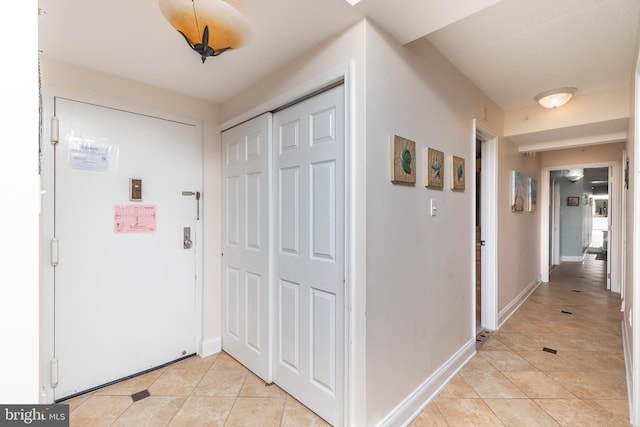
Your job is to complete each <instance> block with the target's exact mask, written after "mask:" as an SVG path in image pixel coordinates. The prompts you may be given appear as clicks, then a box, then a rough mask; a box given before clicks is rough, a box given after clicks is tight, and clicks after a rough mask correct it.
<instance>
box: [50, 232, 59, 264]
mask: <svg viewBox="0 0 640 427" xmlns="http://www.w3.org/2000/svg"><path fill="white" fill-rule="evenodd" d="M59 261H60V241H59V240H58V239H57V238H56V237H54V238H53V239H51V265H52V266H53V267H55V266H57V265H58V262H59Z"/></svg>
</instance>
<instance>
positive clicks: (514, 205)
mask: <svg viewBox="0 0 640 427" xmlns="http://www.w3.org/2000/svg"><path fill="white" fill-rule="evenodd" d="M524 196H525V193H524V176H523V175H522V172H519V171H517V170H515V169H513V170H511V211H512V212H522V211H524Z"/></svg>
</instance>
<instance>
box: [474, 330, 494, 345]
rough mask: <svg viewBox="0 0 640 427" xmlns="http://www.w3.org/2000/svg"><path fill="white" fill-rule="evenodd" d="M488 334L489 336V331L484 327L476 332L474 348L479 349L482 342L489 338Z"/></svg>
mask: <svg viewBox="0 0 640 427" xmlns="http://www.w3.org/2000/svg"><path fill="white" fill-rule="evenodd" d="M490 336H491V332H489V331H486V330H484V329H483V330H481V331H480V332H478V333H477V334H476V350H477V349H479V348H480V347H481V346H482V344H484V343H485V341H487V340H488V339H489V337H490Z"/></svg>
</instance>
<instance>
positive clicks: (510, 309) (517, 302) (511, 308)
mask: <svg viewBox="0 0 640 427" xmlns="http://www.w3.org/2000/svg"><path fill="white" fill-rule="evenodd" d="M540 283H542V281H541V280H540V276H538V277H537V278H536V279H535V280H534V281H533V282H531V283H529V284H528V285H527V287H526V288H524V289H523V290H522V292H520V293H519V294H518V296H516V297H515V298H514V299H512V300H511V302H510V303H509V304H507V306H506V307H505V308H503V309H502V310H500V313H499V314H498V324H499V325H500V327H502V325H504V323H505V322H506V321H507V320H509V318H510V317H511V316H512V315H513V313H515V312H516V310H518V308H520V306H521V305H522V304H524V302H525V301H526V300H527V298H529V295H531V294H532V293H533V291H535V290H536V289H538V286H540Z"/></svg>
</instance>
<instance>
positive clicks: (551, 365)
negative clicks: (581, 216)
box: [65, 255, 629, 427]
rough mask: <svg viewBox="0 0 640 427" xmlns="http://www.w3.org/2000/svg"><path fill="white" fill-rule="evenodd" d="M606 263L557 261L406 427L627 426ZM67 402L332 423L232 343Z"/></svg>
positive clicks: (86, 413) (77, 406)
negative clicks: (243, 361) (232, 351)
mask: <svg viewBox="0 0 640 427" xmlns="http://www.w3.org/2000/svg"><path fill="white" fill-rule="evenodd" d="M605 269H606V263H605V262H603V261H597V260H595V255H589V258H588V260H587V261H586V262H584V263H565V264H563V265H561V266H560V267H559V268H558V269H557V270H556V271H554V272H553V273H552V274H551V281H550V283H548V284H542V285H540V286H539V287H538V289H537V290H536V291H535V292H534V293H533V294H532V295H531V296H530V297H529V298H528V300H527V301H526V302H525V303H524V304H523V305H522V307H520V308H519V309H518V311H517V312H516V313H515V314H514V315H513V316H512V317H511V318H510V319H509V320H508V321H507V322H506V324H505V325H504V326H503V327H502V328H501V329H500V331H498V332H494V333H491V334H488V338H487V339H486V340H482V342H481V343H479V349H478V354H477V355H476V356H474V357H473V359H471V361H470V362H469V363H468V364H467V365H466V366H465V367H464V368H463V369H462V370H461V372H460V373H459V374H458V375H456V376H455V377H454V378H453V379H452V380H451V382H450V383H449V384H448V385H447V386H446V387H445V388H444V389H443V390H442V391H441V392H440V394H439V395H438V396H437V397H436V398H435V399H434V400H433V401H432V402H431V403H430V404H429V405H428V406H427V407H426V408H425V409H424V410H423V411H422V412H421V413H420V414H419V415H418V417H417V418H416V419H415V420H414V421H413V422H412V423H411V424H410V426H411V427H423V426H429V427H432V426H433V427H438V426H445V427H457V426H476V427H482V426H490V427H493V426H535V427H544V426H580V427H587V426H597V427H603V426H607V427H609V426H628V425H629V417H628V406H627V389H626V381H625V368H624V357H623V350H622V339H621V320H622V315H621V313H620V311H619V308H620V298H619V297H618V296H617V295H616V294H612V293H610V292H608V291H607V290H606V289H605V285H604V283H605V282H604V280H605V279H604V278H605V274H606V271H605ZM544 347H547V348H549V349H552V350H556V351H557V353H556V354H552V353H549V352H545V351H543V350H542V349H543V348H544ZM142 390H148V391H149V394H150V396H149V397H147V398H144V399H142V400H139V401H137V402H133V400H132V398H131V395H132V394H133V393H137V392H139V391H142ZM65 403H69V404H70V411H71V414H70V418H71V426H72V427H74V426H91V427H98V426H127V427H128V426H131V427H139V426H149V427H159V426H172V427H176V426H189V427H197V426H225V427H235V426H256V427H268V426H281V427H288V426H291V427H302V426H327V425H328V424H326V423H325V422H324V421H323V420H322V419H320V418H319V417H317V416H316V415H315V414H314V413H313V412H311V411H309V410H308V409H307V408H306V407H304V406H303V405H301V404H300V403H298V402H297V401H296V400H295V399H293V398H292V397H291V396H289V395H287V394H286V393H285V392H284V391H282V390H281V389H280V388H279V387H278V386H276V385H272V386H267V385H265V384H264V382H263V381H262V380H260V379H259V378H258V377H256V376H255V375H254V374H253V373H251V372H250V371H249V370H247V369H246V368H244V367H243V366H242V365H240V364H239V363H238V362H236V361H235V360H234V359H233V358H231V357H230V356H228V355H227V354H225V353H220V354H217V355H214V356H211V357H207V358H198V357H194V358H190V359H187V360H184V361H182V362H179V363H177V364H175V365H172V366H170V367H167V368H163V369H159V370H157V371H153V372H151V373H148V374H145V375H143V376H140V377H137V378H134V379H131V380H128V381H125V382H122V383H119V384H116V385H113V386H110V387H107V388H104V389H101V390H98V391H95V392H93V393H90V394H87V395H83V396H80V397H76V398H74V399H71V400H69V401H67V402H65Z"/></svg>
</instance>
